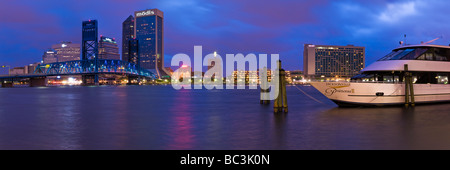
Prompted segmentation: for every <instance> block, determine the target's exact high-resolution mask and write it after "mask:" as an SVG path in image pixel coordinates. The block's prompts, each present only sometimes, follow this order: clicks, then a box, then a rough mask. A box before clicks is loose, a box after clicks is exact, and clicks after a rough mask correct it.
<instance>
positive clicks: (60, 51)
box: [52, 42, 80, 62]
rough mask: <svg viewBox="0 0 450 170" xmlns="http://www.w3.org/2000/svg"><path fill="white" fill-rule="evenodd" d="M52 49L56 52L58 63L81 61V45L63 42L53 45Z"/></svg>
mask: <svg viewBox="0 0 450 170" xmlns="http://www.w3.org/2000/svg"><path fill="white" fill-rule="evenodd" d="M52 49H53V50H55V51H56V54H57V56H58V62H65V61H72V60H80V44H73V43H72V42H61V43H59V44H54V45H52Z"/></svg>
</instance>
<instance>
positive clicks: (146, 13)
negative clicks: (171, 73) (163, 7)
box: [134, 9, 168, 77]
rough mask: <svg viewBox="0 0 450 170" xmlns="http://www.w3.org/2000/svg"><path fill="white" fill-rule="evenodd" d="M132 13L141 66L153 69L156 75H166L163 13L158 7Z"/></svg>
mask: <svg viewBox="0 0 450 170" xmlns="http://www.w3.org/2000/svg"><path fill="white" fill-rule="evenodd" d="M134 14H135V22H134V25H135V26H134V28H135V30H134V35H135V36H136V39H138V40H139V57H140V66H141V68H144V69H155V72H156V74H157V76H158V77H161V76H165V75H168V73H167V72H166V71H165V69H164V39H163V37H164V31H163V27H164V26H163V18H164V13H163V12H162V11H160V10H158V9H148V10H143V11H136V12H134Z"/></svg>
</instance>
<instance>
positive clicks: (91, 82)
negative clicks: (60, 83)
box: [81, 74, 99, 86]
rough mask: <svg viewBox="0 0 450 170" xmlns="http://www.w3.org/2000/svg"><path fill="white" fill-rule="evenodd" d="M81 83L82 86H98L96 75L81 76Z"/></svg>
mask: <svg viewBox="0 0 450 170" xmlns="http://www.w3.org/2000/svg"><path fill="white" fill-rule="evenodd" d="M81 81H83V84H82V85H83V86H98V85H99V83H98V74H92V75H83V76H81Z"/></svg>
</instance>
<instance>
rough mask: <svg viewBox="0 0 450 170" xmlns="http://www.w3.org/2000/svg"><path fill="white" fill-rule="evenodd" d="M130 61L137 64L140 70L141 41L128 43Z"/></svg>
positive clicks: (133, 40) (134, 40)
mask: <svg viewBox="0 0 450 170" xmlns="http://www.w3.org/2000/svg"><path fill="white" fill-rule="evenodd" d="M127 49H128V61H127V62H130V63H133V64H136V66H137V67H138V68H139V66H140V61H139V40H136V39H132V40H129V41H128V48H127Z"/></svg>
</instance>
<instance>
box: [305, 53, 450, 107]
mask: <svg viewBox="0 0 450 170" xmlns="http://www.w3.org/2000/svg"><path fill="white" fill-rule="evenodd" d="M405 64H407V65H408V72H409V73H411V74H412V78H411V82H412V86H413V89H414V91H413V92H414V95H413V97H414V100H415V103H417V104H420V103H436V102H450V85H449V84H448V78H449V76H450V46H441V45H429V44H421V45H408V46H401V47H398V48H396V49H394V50H392V52H391V53H389V54H388V55H386V56H384V57H383V58H381V59H379V60H378V61H376V62H374V63H373V64H371V65H369V66H367V67H366V68H364V69H363V70H362V71H361V73H360V74H359V75H356V76H354V77H352V79H351V81H350V82H311V85H312V86H314V87H315V88H316V89H317V90H319V91H320V92H321V93H322V94H324V95H325V96H327V97H328V98H329V99H331V100H332V101H333V102H335V103H336V104H338V105H339V106H349V105H372V106H384V105H400V104H405V91H406V90H405V85H406V84H405V78H404V77H405V71H404V66H405Z"/></svg>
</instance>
